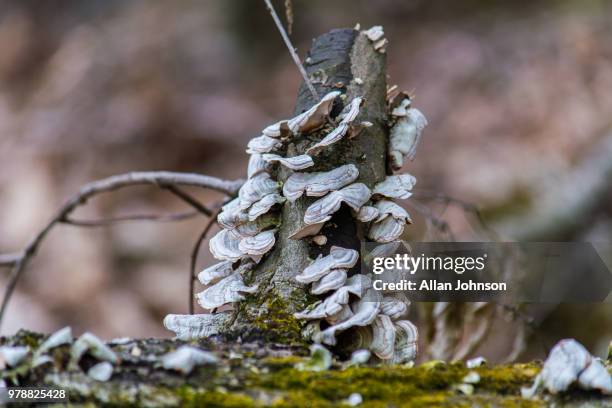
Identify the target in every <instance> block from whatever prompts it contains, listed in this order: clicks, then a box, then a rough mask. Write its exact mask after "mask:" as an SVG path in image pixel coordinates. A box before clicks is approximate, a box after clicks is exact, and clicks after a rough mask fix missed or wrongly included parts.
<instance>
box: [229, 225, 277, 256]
mask: <svg viewBox="0 0 612 408" xmlns="http://www.w3.org/2000/svg"><path fill="white" fill-rule="evenodd" d="M275 232H276V231H272V230H271V231H263V232H260V233H259V234H257V235H254V236H252V237H246V238H244V239H242V240H241V241H240V243H239V244H238V248H239V249H240V250H241V251H242V252H243V253H245V254H249V255H255V256H258V255H263V254H265V253H267V252H268V251H269V250H270V249H272V247H273V246H274V242H275V241H276V240H275V237H274V234H275Z"/></svg>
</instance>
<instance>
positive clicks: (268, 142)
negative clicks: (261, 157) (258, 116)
mask: <svg viewBox="0 0 612 408" xmlns="http://www.w3.org/2000/svg"><path fill="white" fill-rule="evenodd" d="M281 146H282V143H281V142H280V141H279V140H278V139H275V138H273V137H269V136H266V135H261V136H257V137H254V138H252V139H251V140H250V141H249V144H248V145H247V150H246V152H247V153H248V154H255V153H269V152H271V151H272V150H274V149H277V148H279V147H281Z"/></svg>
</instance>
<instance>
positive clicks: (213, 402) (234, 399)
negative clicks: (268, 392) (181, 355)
mask: <svg viewBox="0 0 612 408" xmlns="http://www.w3.org/2000/svg"><path fill="white" fill-rule="evenodd" d="M176 395H177V396H178V397H179V399H180V402H181V404H180V406H181V407H211V408H216V407H219V408H221V407H223V408H249V407H255V406H261V405H260V404H256V403H255V401H254V400H253V398H251V397H249V396H247V395H244V394H239V393H227V392H221V391H203V390H194V389H193V388H190V387H187V386H185V387H181V388H179V389H178V390H177V391H176Z"/></svg>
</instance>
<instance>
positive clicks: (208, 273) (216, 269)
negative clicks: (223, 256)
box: [198, 261, 234, 285]
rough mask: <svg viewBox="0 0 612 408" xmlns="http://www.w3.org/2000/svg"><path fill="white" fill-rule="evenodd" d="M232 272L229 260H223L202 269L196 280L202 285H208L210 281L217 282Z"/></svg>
mask: <svg viewBox="0 0 612 408" xmlns="http://www.w3.org/2000/svg"><path fill="white" fill-rule="evenodd" d="M232 272H234V268H233V267H232V262H231V261H223V262H219V263H216V264H214V265H212V266H209V267H208V268H206V269H204V270H203V271H202V272H200V273H199V274H198V280H199V281H200V282H201V283H202V284H203V285H210V284H211V283H217V282H219V281H220V280H221V279H223V278H225V277H226V276H229V275H231V274H232Z"/></svg>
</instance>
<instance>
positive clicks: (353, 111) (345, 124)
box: [306, 97, 363, 154]
mask: <svg viewBox="0 0 612 408" xmlns="http://www.w3.org/2000/svg"><path fill="white" fill-rule="evenodd" d="M362 104H363V98H360V97H357V98H355V99H353V100H352V101H351V103H350V104H349V105H348V110H347V111H346V113H344V115H343V116H342V120H341V121H340V123H339V124H338V126H337V127H336V128H335V129H334V130H332V131H331V132H330V133H329V134H328V135H327V136H325V137H324V138H323V139H322V140H321V141H319V142H318V143H316V144H315V145H313V146H311V147H310V148H308V149H307V150H306V153H308V154H315V153H318V152H319V151H321V150H323V149H324V148H326V147H328V146H331V145H332V144H334V143H336V142H338V141H339V140H341V139H342V138H343V137H344V136H345V135H346V133H347V132H348V130H349V127H350V126H351V124H352V123H353V121H354V120H355V118H356V117H357V115H358V114H359V108H360V107H361V105H362Z"/></svg>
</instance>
